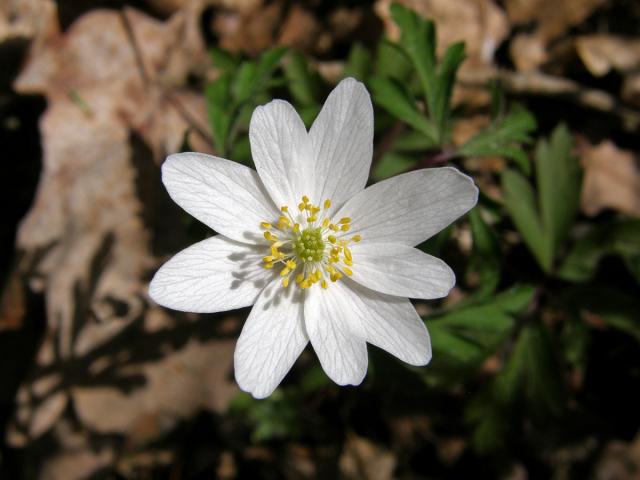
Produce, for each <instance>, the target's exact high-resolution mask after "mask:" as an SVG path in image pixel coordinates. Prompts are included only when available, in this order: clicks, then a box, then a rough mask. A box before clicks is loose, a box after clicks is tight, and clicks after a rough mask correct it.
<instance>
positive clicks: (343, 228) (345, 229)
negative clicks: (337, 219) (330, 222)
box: [340, 223, 351, 232]
mask: <svg viewBox="0 0 640 480" xmlns="http://www.w3.org/2000/svg"><path fill="white" fill-rule="evenodd" d="M350 228H351V226H350V225H349V224H348V223H345V224H344V225H342V226H341V227H340V230H342V231H343V232H348V231H349V229H350Z"/></svg>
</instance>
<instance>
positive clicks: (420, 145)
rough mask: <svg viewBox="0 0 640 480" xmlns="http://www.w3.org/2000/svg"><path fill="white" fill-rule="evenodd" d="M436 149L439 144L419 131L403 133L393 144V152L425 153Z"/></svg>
mask: <svg viewBox="0 0 640 480" xmlns="http://www.w3.org/2000/svg"><path fill="white" fill-rule="evenodd" d="M434 147H437V144H436V143H434V142H433V140H432V139H430V138H429V137H427V136H425V135H424V134H423V133H421V132H419V131H417V130H410V131H408V132H405V133H402V134H401V135H399V136H398V138H397V139H396V141H395V142H393V150H395V151H397V152H424V151H425V150H429V149H430V148H434Z"/></svg>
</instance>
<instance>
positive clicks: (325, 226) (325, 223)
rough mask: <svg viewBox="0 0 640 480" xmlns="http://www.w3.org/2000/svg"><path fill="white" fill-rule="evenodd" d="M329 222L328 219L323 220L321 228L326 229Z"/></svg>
mask: <svg viewBox="0 0 640 480" xmlns="http://www.w3.org/2000/svg"><path fill="white" fill-rule="evenodd" d="M330 221H331V220H329V219H328V218H325V219H324V220H323V221H322V226H323V227H324V228H327V227H328V226H329V222H330Z"/></svg>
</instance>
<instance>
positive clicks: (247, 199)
mask: <svg viewBox="0 0 640 480" xmlns="http://www.w3.org/2000/svg"><path fill="white" fill-rule="evenodd" d="M162 181H163V182H164V184H165V186H166V187H167V191H168V192H169V195H171V198H172V199H173V200H174V201H175V202H176V203H177V204H178V205H180V206H181V207H182V208H184V209H185V210H186V211H187V212H189V214H190V215H193V216H194V217H195V218H197V219H198V220H200V221H201V222H203V223H204V224H206V225H208V226H209V227H211V228H213V229H214V230H215V231H216V232H218V233H221V234H222V235H224V236H226V237H228V238H231V239H233V240H237V241H239V242H249V243H255V242H260V241H263V239H262V233H261V231H260V222H261V221H268V222H270V221H272V220H274V219H275V218H277V216H278V211H277V210H276V208H275V206H274V204H273V202H272V200H271V198H270V197H269V195H268V193H267V191H266V190H265V188H264V186H263V185H262V182H261V181H260V178H259V177H258V174H257V173H256V172H255V171H254V170H252V169H250V168H247V167H245V166H243V165H240V164H239V163H236V162H231V161H229V160H225V159H223V158H218V157H212V156H210V155H205V154H203V153H177V154H174V155H169V157H168V158H167V160H166V161H165V162H164V164H163V165H162Z"/></svg>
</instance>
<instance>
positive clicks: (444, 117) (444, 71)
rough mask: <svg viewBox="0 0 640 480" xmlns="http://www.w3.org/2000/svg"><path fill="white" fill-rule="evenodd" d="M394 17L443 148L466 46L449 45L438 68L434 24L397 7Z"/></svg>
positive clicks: (396, 5)
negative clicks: (457, 77) (458, 73)
mask: <svg viewBox="0 0 640 480" xmlns="http://www.w3.org/2000/svg"><path fill="white" fill-rule="evenodd" d="M391 16H392V17H393V19H394V21H395V22H396V23H397V24H398V26H399V27H400V31H401V35H400V44H401V46H402V48H403V50H404V51H405V53H406V54H407V56H408V57H409V58H410V59H411V62H412V63H413V66H414V68H415V70H416V72H417V73H418V78H419V79H420V84H421V86H422V90H423V92H424V96H425V99H426V102H427V106H428V110H429V117H430V119H431V121H432V123H433V124H434V126H435V129H436V139H437V141H438V143H439V144H443V143H445V142H446V140H447V138H446V137H447V135H448V131H449V125H448V124H449V116H450V106H449V103H450V100H451V92H452V89H453V85H454V83H455V77H456V73H457V71H458V68H459V67H460V64H461V63H462V61H463V60H464V59H465V49H464V44H462V43H455V44H453V45H450V46H449V47H448V48H447V50H446V52H445V54H444V56H443V58H442V61H441V62H440V64H439V65H438V63H437V59H436V31H435V25H434V23H433V22H432V21H430V20H425V19H423V18H421V17H420V16H419V15H418V14H417V13H415V12H414V11H412V10H410V9H408V8H406V7H404V6H402V5H400V4H397V3H394V4H393V5H391Z"/></svg>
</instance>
